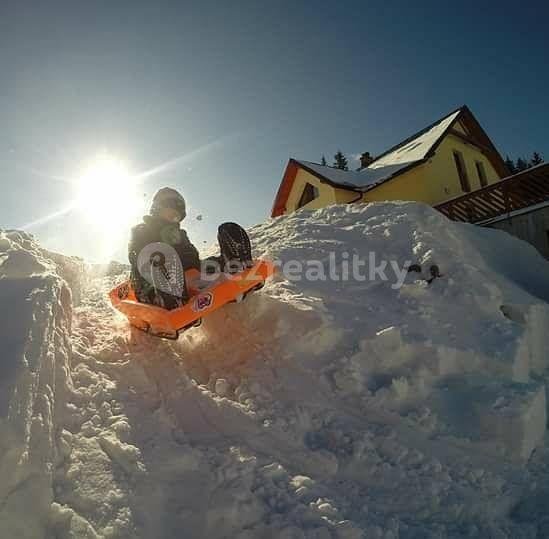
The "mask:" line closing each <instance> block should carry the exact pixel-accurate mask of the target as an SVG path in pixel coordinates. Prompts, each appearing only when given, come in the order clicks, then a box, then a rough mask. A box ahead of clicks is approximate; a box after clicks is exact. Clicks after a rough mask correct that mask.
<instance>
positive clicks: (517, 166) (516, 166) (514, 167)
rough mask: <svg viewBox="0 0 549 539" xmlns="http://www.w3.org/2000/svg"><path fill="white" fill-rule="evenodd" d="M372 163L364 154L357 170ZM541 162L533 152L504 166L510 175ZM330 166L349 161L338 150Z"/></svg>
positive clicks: (341, 165) (342, 167) (344, 165)
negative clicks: (529, 155)
mask: <svg viewBox="0 0 549 539" xmlns="http://www.w3.org/2000/svg"><path fill="white" fill-rule="evenodd" d="M372 161H373V158H372V156H371V155H370V152H364V153H363V154H362V155H361V156H360V167H359V168H358V169H357V170H362V169H363V168H366V167H367V166H368V165H369V164H370V163H371V162H372ZM543 162H544V160H543V157H542V156H541V155H540V154H539V152H534V153H533V154H532V157H531V158H530V159H526V158H524V157H519V158H517V159H516V160H513V159H511V158H510V157H509V156H508V155H507V156H506V158H505V164H506V165H507V168H508V169H509V172H510V173H511V174H516V173H517V172H522V171H523V170H527V169H529V168H531V167H535V166H536V165H540V164H541V163H543ZM320 164H321V165H323V166H325V167H327V166H329V165H328V162H327V161H326V157H325V156H324V155H323V156H322V159H321V161H320ZM330 166H331V167H333V168H338V169H340V170H349V161H348V159H347V157H346V156H345V154H344V153H343V152H342V151H341V150H338V151H337V153H336V154H335V155H334V161H333V163H332V165H330Z"/></svg>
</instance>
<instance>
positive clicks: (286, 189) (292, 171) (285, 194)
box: [271, 158, 361, 217]
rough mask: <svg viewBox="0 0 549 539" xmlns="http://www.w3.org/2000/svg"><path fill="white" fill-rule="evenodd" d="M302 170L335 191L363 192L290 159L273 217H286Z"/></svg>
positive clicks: (279, 189) (278, 193) (276, 200)
mask: <svg viewBox="0 0 549 539" xmlns="http://www.w3.org/2000/svg"><path fill="white" fill-rule="evenodd" d="M300 168H301V169H303V170H305V171H307V172H308V173H309V174H311V175H312V176H314V177H315V178H317V179H318V180H319V181H321V182H322V183H326V184H328V185H330V186H331V187H333V188H335V189H343V190H346V191H351V192H353V193H358V192H361V190H360V189H359V188H358V187H356V186H354V185H351V184H345V183H339V182H334V181H332V180H331V179H330V178H327V177H326V176H323V175H322V174H320V173H319V172H318V171H316V170H314V169H312V168H310V167H308V166H307V165H304V164H303V163H300V162H299V161H297V160H295V159H293V158H290V160H289V161H288V164H287V165H286V170H285V171H284V176H283V177H282V182H281V183H280V187H279V188H278V192H277V194H276V198H275V201H274V204H273V208H272V210H271V217H278V216H279V215H284V213H285V212H286V203H287V202H288V198H289V196H290V193H291V192H292V188H293V186H294V183H295V178H296V176H297V173H298V171H299V169H300Z"/></svg>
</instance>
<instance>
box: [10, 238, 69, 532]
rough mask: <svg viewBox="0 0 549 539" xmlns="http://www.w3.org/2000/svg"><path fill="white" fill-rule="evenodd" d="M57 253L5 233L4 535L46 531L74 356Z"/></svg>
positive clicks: (28, 239)
mask: <svg viewBox="0 0 549 539" xmlns="http://www.w3.org/2000/svg"><path fill="white" fill-rule="evenodd" d="M60 261H61V257H57V262H56V261H54V260H53V259H52V258H49V257H47V256H46V254H45V251H43V250H41V249H40V248H39V247H38V246H37V245H36V244H35V243H34V241H33V240H32V238H31V237H30V236H28V235H26V234H24V233H20V232H8V233H1V234H0V305H1V309H0V343H1V360H0V530H1V535H2V537H18V538H27V537H28V538H36V537H42V536H43V534H44V530H45V528H46V525H47V523H48V521H49V515H50V505H51V503H52V501H53V490H52V488H53V487H52V485H53V471H54V467H55V465H56V460H57V458H58V455H57V450H56V443H55V439H56V428H57V427H58V425H59V423H60V417H59V416H61V415H62V414H63V411H64V410H63V406H64V399H65V393H66V385H67V378H68V370H69V357H70V342H69V337H70V324H71V309H72V306H71V293H70V290H69V288H68V287H67V284H66V282H65V281H64V280H62V279H61V278H60V277H59V275H58V274H57V273H56V268H57V264H58V263H60ZM68 265H69V263H68V262H67V266H68ZM29 509H31V510H29Z"/></svg>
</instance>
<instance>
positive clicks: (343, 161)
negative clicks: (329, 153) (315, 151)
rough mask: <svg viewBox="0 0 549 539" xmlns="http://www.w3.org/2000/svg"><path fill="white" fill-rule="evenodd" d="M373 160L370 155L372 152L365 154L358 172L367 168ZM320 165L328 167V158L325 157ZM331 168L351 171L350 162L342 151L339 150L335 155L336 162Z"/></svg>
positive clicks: (361, 157) (361, 158) (362, 155)
mask: <svg viewBox="0 0 549 539" xmlns="http://www.w3.org/2000/svg"><path fill="white" fill-rule="evenodd" d="M373 160H374V158H373V157H372V156H371V155H370V152H364V153H363V154H361V156H360V167H359V168H357V170H362V169H363V168H366V167H367V166H368V165H369V164H370V163H371V162H372V161H373ZM320 164H321V165H322V166H325V167H327V166H328V162H327V161H326V157H325V156H324V155H323V156H322V159H321V160H320ZM331 166H332V168H338V169H339V170H349V161H348V159H347V157H346V156H345V154H344V153H343V152H342V151H341V150H338V151H337V153H336V154H335V155H334V162H333V164H332V165H331Z"/></svg>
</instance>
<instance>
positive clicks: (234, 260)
mask: <svg viewBox="0 0 549 539" xmlns="http://www.w3.org/2000/svg"><path fill="white" fill-rule="evenodd" d="M217 241H218V242H219V249H220V251H221V262H222V269H223V271H226V272H228V273H238V272H239V271H242V270H244V269H248V268H251V267H252V266H253V259H252V246H251V243H250V238H249V236H248V234H247V233H246V231H245V230H244V229H243V228H242V227H241V226H240V225H237V224H236V223H223V224H222V225H220V226H219V228H218V231H217Z"/></svg>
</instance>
